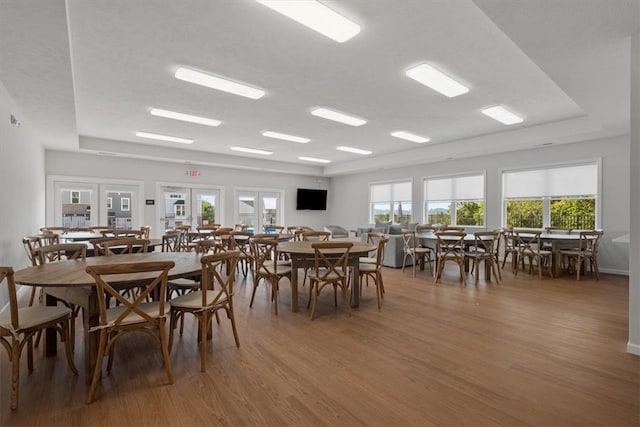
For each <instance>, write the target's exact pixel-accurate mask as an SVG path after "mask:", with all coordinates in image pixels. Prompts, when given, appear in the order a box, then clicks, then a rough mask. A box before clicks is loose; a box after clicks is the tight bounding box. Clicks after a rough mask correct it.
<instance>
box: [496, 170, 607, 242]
mask: <svg viewBox="0 0 640 427" xmlns="http://www.w3.org/2000/svg"><path fill="white" fill-rule="evenodd" d="M502 197H503V206H504V219H505V220H504V221H503V222H504V225H506V226H509V227H528V228H543V227H563V228H572V229H593V228H596V200H597V199H598V164H597V163H588V164H580V165H567V166H556V167H549V168H538V169H527V170H517V171H505V172H503V173H502Z"/></svg>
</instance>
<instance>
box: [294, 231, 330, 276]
mask: <svg viewBox="0 0 640 427" xmlns="http://www.w3.org/2000/svg"><path fill="white" fill-rule="evenodd" d="M300 236H301V240H302V241H305V242H328V241H329V239H330V238H331V232H329V231H315V230H314V231H308V230H306V231H303V232H302V233H301V234H300ZM308 272H309V268H308V267H307V268H305V269H304V277H303V278H302V286H304V285H305V284H306V283H307V273H308Z"/></svg>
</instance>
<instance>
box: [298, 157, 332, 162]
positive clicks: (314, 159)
mask: <svg viewBox="0 0 640 427" xmlns="http://www.w3.org/2000/svg"><path fill="white" fill-rule="evenodd" d="M298 159H300V160H304V161H305V162H315V163H331V160H325V159H316V158H315V157H304V156H302V157H298Z"/></svg>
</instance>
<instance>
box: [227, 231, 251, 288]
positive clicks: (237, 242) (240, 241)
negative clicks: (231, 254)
mask: <svg viewBox="0 0 640 427" xmlns="http://www.w3.org/2000/svg"><path fill="white" fill-rule="evenodd" d="M250 240H251V233H248V232H246V231H232V232H231V243H232V247H233V249H234V250H237V251H239V254H238V265H239V266H240V268H241V270H242V274H244V276H245V277H247V274H248V272H249V270H253V255H252V254H251V245H250V243H249V241H250Z"/></svg>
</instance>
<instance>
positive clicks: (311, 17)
mask: <svg viewBox="0 0 640 427" xmlns="http://www.w3.org/2000/svg"><path fill="white" fill-rule="evenodd" d="M257 2H258V3H260V4H262V5H264V6H267V7H268V8H271V9H273V10H275V11H276V12H278V13H281V14H283V15H284V16H286V17H288V18H291V19H293V20H294V21H296V22H299V23H300V24H302V25H304V26H306V27H309V28H311V29H312V30H314V31H317V32H319V33H320V34H322V35H324V36H327V37H329V38H330V39H333V40H335V41H337V42H339V43H342V42H346V41H347V40H349V39H350V38H352V37H353V36H355V35H356V34H358V33H359V32H360V26H359V25H358V24H356V23H355V22H353V21H350V20H349V19H347V18H345V17H344V16H342V15H340V14H338V13H336V12H334V11H333V10H331V9H330V8H328V7H327V6H325V5H324V4H322V3H320V2H318V1H315V0H313V1H312V0H306V1H300V0H257Z"/></svg>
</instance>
